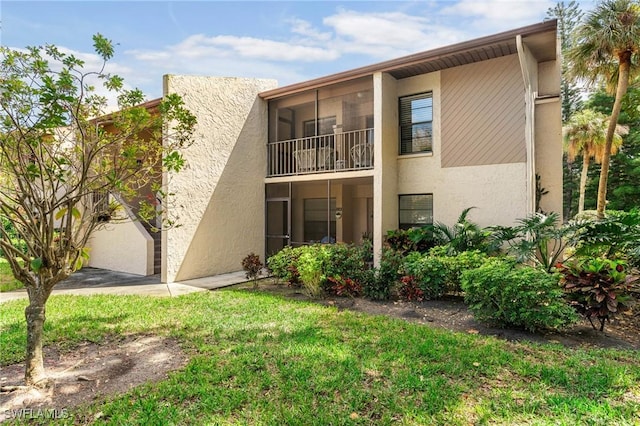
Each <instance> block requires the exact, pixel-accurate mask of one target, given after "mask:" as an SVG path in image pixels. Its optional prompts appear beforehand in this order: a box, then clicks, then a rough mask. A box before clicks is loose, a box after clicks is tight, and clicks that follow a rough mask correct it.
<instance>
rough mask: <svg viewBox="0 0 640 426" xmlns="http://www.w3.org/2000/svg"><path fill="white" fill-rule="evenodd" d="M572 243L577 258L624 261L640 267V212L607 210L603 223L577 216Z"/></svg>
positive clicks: (570, 241)
mask: <svg viewBox="0 0 640 426" xmlns="http://www.w3.org/2000/svg"><path fill="white" fill-rule="evenodd" d="M574 229H575V232H574V233H573V234H572V235H571V238H570V240H569V243H570V245H571V246H572V248H573V250H574V253H575V255H576V256H580V257H602V258H608V259H612V260H615V259H622V260H626V261H627V262H629V264H631V265H633V266H640V210H632V211H631V212H619V211H615V210H608V211H607V214H606V216H605V218H604V219H603V220H594V219H589V218H582V217H581V216H576V220H575V222H574Z"/></svg>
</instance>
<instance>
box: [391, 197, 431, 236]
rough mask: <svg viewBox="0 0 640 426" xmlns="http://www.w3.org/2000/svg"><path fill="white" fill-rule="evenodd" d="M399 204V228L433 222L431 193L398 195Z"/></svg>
mask: <svg viewBox="0 0 640 426" xmlns="http://www.w3.org/2000/svg"><path fill="white" fill-rule="evenodd" d="M399 206H400V210H399V215H398V217H399V219H400V220H399V222H400V223H399V228H400V229H409V228H414V227H420V226H424V225H429V224H431V223H433V194H412V195H400V199H399Z"/></svg>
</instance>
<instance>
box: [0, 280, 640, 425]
mask: <svg viewBox="0 0 640 426" xmlns="http://www.w3.org/2000/svg"><path fill="white" fill-rule="evenodd" d="M25 303H26V302H25V301H14V302H10V303H6V304H2V305H0V312H2V314H1V315H0V347H2V351H1V352H0V364H1V365H7V364H10V363H14V362H18V361H21V360H22V359H23V351H24V348H23V345H24V341H25V338H24V332H25V331H24V330H25V325H24V306H25ZM129 333H145V334H161V335H170V336H174V337H177V338H178V339H179V340H180V341H181V342H182V344H183V346H184V348H185V349H186V350H187V352H188V353H189V354H190V356H191V361H190V362H189V363H188V365H187V366H186V367H185V368H184V369H182V370H180V371H176V372H174V373H173V374H171V375H170V378H169V379H167V380H165V381H163V382H159V383H156V384H153V385H145V386H141V387H138V388H136V389H135V390H133V391H132V392H131V393H130V394H129V395H120V396H118V397H116V398H114V399H112V400H110V401H108V402H106V403H99V404H95V405H92V406H87V407H83V408H80V409H74V410H72V412H71V414H73V415H74V416H75V420H74V421H76V422H77V423H84V421H85V420H86V419H93V415H94V414H95V413H98V412H101V413H103V415H102V417H101V418H100V419H99V422H100V423H102V422H104V423H109V424H140V425H150V424H151V425H162V424H197V425H200V424H250V425H254V424H265V425H281V424H294V425H327V424H334V425H339V424H376V425H378V424H427V425H430V424H442V425H456V424H460V425H468V424H509V425H511V424H540V425H544V424H549V425H552V424H553V425H576V424H593V425H598V424H603V425H613V424H615V425H625V424H629V425H633V424H638V422H640V356H639V354H638V353H637V352H634V351H619V350H604V349H598V350H583V349H580V350H575V349H573V350H572V349H566V348H563V347H560V346H551V345H548V346H541V345H532V344H524V343H509V342H504V341H501V340H498V339H495V338H486V337H482V336H477V335H470V334H456V333H450V332H445V331H438V330H433V329H430V328H429V327H426V326H422V325H417V324H411V323H407V322H404V321H402V320H397V319H388V318H385V317H379V316H369V315H366V314H359V313H353V312H348V311H342V312H338V311H337V310H336V309H334V308H328V307H322V306H319V305H314V304H311V303H302V302H295V301H290V300H284V299H281V298H279V297H276V296H271V295H266V294H260V293H252V292H243V291H234V290H227V291H218V292H210V293H197V294H190V295H186V296H182V297H179V298H144V297H123V296H92V297H72V296H54V297H52V298H51V300H50V302H49V304H48V310H47V323H46V344H58V345H59V346H60V347H61V348H63V349H64V350H70V351H72V350H74V347H75V346H76V345H77V344H79V343H80V342H82V341H85V340H90V341H96V342H99V341H101V339H103V338H104V337H105V336H108V335H113V334H129Z"/></svg>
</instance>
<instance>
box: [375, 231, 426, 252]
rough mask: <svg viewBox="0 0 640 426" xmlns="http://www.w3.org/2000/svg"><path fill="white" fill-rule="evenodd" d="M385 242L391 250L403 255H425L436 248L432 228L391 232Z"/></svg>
mask: <svg viewBox="0 0 640 426" xmlns="http://www.w3.org/2000/svg"><path fill="white" fill-rule="evenodd" d="M385 241H386V243H387V245H388V247H389V248H390V249H391V250H393V251H397V252H400V253H401V254H407V253H410V252H412V251H417V252H420V253H425V252H427V251H428V250H429V249H430V248H432V247H434V246H435V240H434V238H433V229H432V227H431V226H423V227H419V228H410V229H396V230H393V231H389V232H387V237H386V239H385Z"/></svg>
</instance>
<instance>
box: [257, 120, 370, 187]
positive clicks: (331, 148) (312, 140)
mask: <svg viewBox="0 0 640 426" xmlns="http://www.w3.org/2000/svg"><path fill="white" fill-rule="evenodd" d="M267 158H268V162H269V164H268V170H267V177H274V176H289V175H301V174H311V173H334V172H344V171H351V170H363V169H372V168H373V129H363V130H353V131H350V132H342V133H336V134H331V135H322V136H311V137H307V138H299V139H290V140H287V141H278V142H271V143H269V144H268V145H267Z"/></svg>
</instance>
